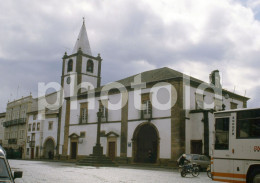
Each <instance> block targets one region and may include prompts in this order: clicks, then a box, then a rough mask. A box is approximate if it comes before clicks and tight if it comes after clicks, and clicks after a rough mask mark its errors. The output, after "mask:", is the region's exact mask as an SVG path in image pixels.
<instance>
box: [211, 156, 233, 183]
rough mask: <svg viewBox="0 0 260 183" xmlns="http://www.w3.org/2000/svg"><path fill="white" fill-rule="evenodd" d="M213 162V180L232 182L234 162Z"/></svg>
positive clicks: (216, 160)
mask: <svg viewBox="0 0 260 183" xmlns="http://www.w3.org/2000/svg"><path fill="white" fill-rule="evenodd" d="M213 162H214V163H213V172H212V173H213V180H215V181H222V182H232V180H233V160H230V159H214V160H213Z"/></svg>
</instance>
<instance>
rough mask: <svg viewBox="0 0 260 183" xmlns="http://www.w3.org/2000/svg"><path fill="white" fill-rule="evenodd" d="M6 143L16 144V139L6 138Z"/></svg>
mask: <svg viewBox="0 0 260 183" xmlns="http://www.w3.org/2000/svg"><path fill="white" fill-rule="evenodd" d="M8 144H17V139H8Z"/></svg>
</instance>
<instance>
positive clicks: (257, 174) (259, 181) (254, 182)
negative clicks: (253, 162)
mask: <svg viewBox="0 0 260 183" xmlns="http://www.w3.org/2000/svg"><path fill="white" fill-rule="evenodd" d="M249 183H260V169H255V170H253V171H252V173H251V175H250V178H249Z"/></svg>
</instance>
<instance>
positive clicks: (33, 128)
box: [32, 123, 36, 131]
mask: <svg viewBox="0 0 260 183" xmlns="http://www.w3.org/2000/svg"><path fill="white" fill-rule="evenodd" d="M35 126H36V123H33V127H32V131H35Z"/></svg>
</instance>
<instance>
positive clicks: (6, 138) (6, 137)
mask: <svg viewBox="0 0 260 183" xmlns="http://www.w3.org/2000/svg"><path fill="white" fill-rule="evenodd" d="M8 136H9V134H8V132H5V140H8V138H9V137H8Z"/></svg>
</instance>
